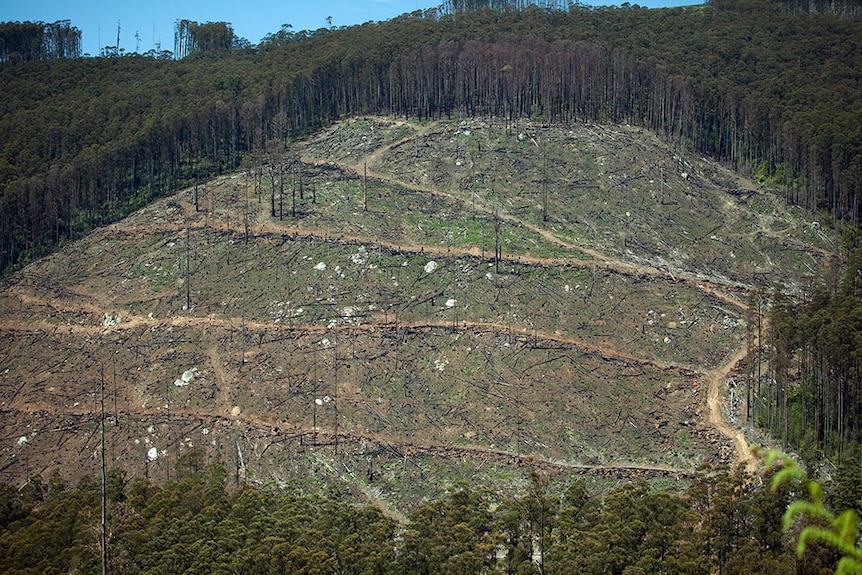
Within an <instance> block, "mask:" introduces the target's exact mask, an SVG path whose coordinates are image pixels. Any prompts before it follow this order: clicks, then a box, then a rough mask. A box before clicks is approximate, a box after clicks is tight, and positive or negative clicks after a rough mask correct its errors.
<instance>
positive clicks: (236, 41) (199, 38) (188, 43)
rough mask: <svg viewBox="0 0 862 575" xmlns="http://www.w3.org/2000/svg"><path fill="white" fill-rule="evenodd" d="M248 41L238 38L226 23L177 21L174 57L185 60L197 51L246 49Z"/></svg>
mask: <svg viewBox="0 0 862 575" xmlns="http://www.w3.org/2000/svg"><path fill="white" fill-rule="evenodd" d="M247 44H248V41H247V40H244V39H242V38H238V37H237V35H236V34H234V33H233V27H232V26H231V25H230V24H229V23H227V22H205V23H203V24H199V23H197V22H194V21H192V20H177V23H176V30H175V32H174V55H175V56H176V57H177V58H185V57H186V56H188V55H189V54H191V53H193V52H197V51H204V52H212V51H215V50H231V49H235V48H244V47H247Z"/></svg>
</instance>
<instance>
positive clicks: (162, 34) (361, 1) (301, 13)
mask: <svg viewBox="0 0 862 575" xmlns="http://www.w3.org/2000/svg"><path fill="white" fill-rule="evenodd" d="M630 2H631V3H632V4H639V5H641V6H646V7H651V8H654V7H659V6H679V5H690V4H697V3H699V2H698V0H644V1H641V2H636V1H631V0H630ZM441 3H442V0H303V1H296V0H282V1H280V2H279V1H276V0H230V1H228V0H209V1H206V2H204V1H197V0H194V1H188V0H186V1H183V0H175V1H173V2H171V1H168V0H149V1H140V0H139V1H137V2H129V1H128V0H111V1H107V0H83V1H80V0H79V1H74V0H73V1H70V0H30V1H24V0H11V1H10V0H6V1H4V2H2V5H0V21H3V22H12V21H21V22H23V21H27V20H29V21H41V22H55V21H57V20H71V21H72V25H73V26H76V27H77V28H78V29H80V30H81V32H82V38H81V40H82V45H83V51H84V53H88V54H91V55H97V54H98V53H99V51H100V49H101V48H103V47H105V46H114V45H116V42H117V28H118V23H119V31H120V48H122V49H124V50H125V51H127V52H134V51H136V50H137V51H139V52H146V51H147V50H151V49H154V48H156V47H157V46H159V45H160V46H161V49H163V50H173V49H174V23H175V22H176V21H177V20H180V19H183V18H184V19H187V20H194V21H196V22H230V23H231V24H232V26H233V30H234V33H235V34H236V35H237V36H240V37H242V38H245V39H247V40H248V41H249V42H251V43H252V44H257V43H258V42H260V40H261V38H263V37H264V36H266V35H267V34H269V33H272V32H277V31H278V30H279V29H280V28H281V25H282V24H291V25H293V28H294V30H316V29H318V28H321V27H324V26H326V25H327V22H326V18H327V17H328V16H331V17H332V25H333V26H350V25H353V24H361V23H363V22H368V21H378V20H388V19H389V18H393V17H395V16H398V15H399V14H403V13H405V12H413V11H414V10H421V9H425V8H428V7H431V6H438V5H440V4H441ZM585 3H593V2H585ZM619 3H620V2H618V1H614V0H607V1H600V2H595V4H597V5H598V4H606V5H610V4H619ZM136 34H137V38H136Z"/></svg>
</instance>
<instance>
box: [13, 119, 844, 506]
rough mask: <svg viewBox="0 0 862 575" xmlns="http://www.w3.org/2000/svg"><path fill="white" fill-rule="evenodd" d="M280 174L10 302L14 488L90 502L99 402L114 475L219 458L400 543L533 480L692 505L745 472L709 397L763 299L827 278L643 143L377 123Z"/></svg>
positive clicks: (704, 176) (249, 180) (750, 204)
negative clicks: (299, 488)
mask: <svg viewBox="0 0 862 575" xmlns="http://www.w3.org/2000/svg"><path fill="white" fill-rule="evenodd" d="M279 158H281V159H280V160H279V161H278V162H277V163H275V164H263V163H262V162H261V164H260V165H259V166H257V167H255V168H252V169H249V170H246V171H244V172H238V173H234V174H231V175H227V176H224V177H221V178H219V179H217V180H214V181H211V182H209V183H207V184H206V185H203V186H199V187H196V188H190V189H186V190H183V191H181V192H180V193H178V194H176V195H175V196H173V197H171V198H167V199H164V200H160V201H158V202H156V203H154V204H152V205H150V206H149V207H147V208H145V209H143V210H141V211H139V212H136V213H135V214H133V215H132V216H130V217H129V218H126V219H125V220H123V221H121V222H119V223H117V224H115V225H112V226H109V227H106V228H102V229H99V230H97V231H96V232H94V233H92V234H90V235H89V236H87V237H86V238H84V239H83V240H81V241H78V242H75V243H74V244H71V245H69V246H67V247H66V248H65V249H63V250H61V251H60V252H58V253H56V254H55V255H53V256H51V257H49V258H47V259H44V260H41V261H39V262H36V263H34V264H31V265H30V266H28V267H26V268H25V269H24V270H22V271H21V272H20V273H17V274H15V275H13V276H11V277H10V278H9V281H8V282H7V284H6V286H5V287H4V289H3V291H2V294H0V310H2V313H0V315H2V318H3V320H2V322H0V329H2V337H0V341H2V344H0V357H3V358H4V359H3V365H0V373H2V375H0V394H2V398H0V401H1V402H2V404H0V407H2V412H3V418H2V425H3V437H5V438H6V439H5V440H4V442H2V445H0V461H2V465H0V471H2V475H0V477H2V478H3V479H4V480H6V481H15V482H21V481H24V480H25V479H26V478H27V477H28V476H29V475H32V474H37V473H38V474H41V475H43V476H47V475H49V474H50V473H52V472H53V471H55V470H56V471H59V472H60V473H61V474H62V475H64V476H67V477H71V478H76V477H79V476H81V475H83V474H96V473H98V462H99V457H98V455H99V449H100V440H99V433H98V429H99V426H98V423H99V420H100V412H101V409H102V403H101V401H100V398H101V389H102V387H103V388H104V411H105V414H106V418H107V428H106V442H105V450H106V454H107V455H108V460H109V465H120V466H122V467H124V468H125V469H127V470H128V472H129V475H130V476H136V475H147V476H148V477H150V478H151V479H155V480H158V481H161V480H164V479H168V478H170V477H171V474H172V473H173V468H174V466H175V465H176V463H177V461H178V460H179V459H181V458H183V456H185V455H188V454H191V453H195V452H201V451H202V452H203V453H204V454H205V455H206V457H207V459H209V460H220V461H221V462H222V463H223V464H225V466H226V467H227V468H228V469H229V470H231V471H235V478H236V479H237V480H240V478H241V477H242V476H244V477H245V478H246V479H248V480H251V481H262V482H273V481H274V482H293V481H298V482H300V484H301V485H303V486H305V488H307V489H311V490H314V489H322V488H324V486H326V485H337V486H340V487H339V488H340V489H344V490H346V491H350V492H351V493H353V494H354V495H356V496H358V497H363V498H369V499H371V500H373V501H375V502H377V503H379V504H381V505H383V506H384V507H386V508H388V509H390V510H392V511H393V512H395V513H397V512H399V511H402V510H405V509H410V508H412V507H413V506H415V505H416V504H417V503H418V502H420V501H423V500H429V499H433V498H435V497H436V496H437V495H438V494H440V493H441V492H442V491H443V490H445V489H446V488H447V487H448V486H449V485H451V484H452V483H453V482H455V481H458V480H461V479H464V480H469V481H474V482H483V483H488V484H490V485H493V486H495V487H498V488H500V489H503V488H512V487H517V486H518V485H519V484H520V483H521V482H522V481H525V480H526V470H527V469H530V468H532V467H541V468H544V469H547V470H556V471H559V472H565V473H582V474H591V475H596V476H600V477H603V476H611V477H618V476H643V475H646V476H659V477H672V478H679V477H685V476H686V475H688V474H689V473H690V472H692V471H693V470H694V469H695V468H696V467H697V466H698V465H699V464H700V463H702V462H730V461H732V460H734V458H736V457H741V456H744V454H739V455H735V450H737V449H739V447H738V445H735V444H734V440H735V439H736V440H738V438H737V437H736V436H735V434H734V432H732V431H731V429H730V428H729V427H728V426H727V425H726V424H725V423H724V422H723V420H722V419H721V417H720V414H719V413H717V412H716V411H717V410H718V409H719V408H720V406H719V404H718V401H717V395H716V389H717V385H718V382H719V381H720V380H721V379H722V376H723V375H725V374H726V373H727V372H729V371H730V369H731V368H732V367H733V366H735V365H736V363H737V362H738V361H739V360H740V358H742V357H743V356H744V355H745V349H746V346H747V345H748V344H754V343H755V342H754V340H753V338H754V337H755V335H754V334H753V333H752V330H751V327H750V326H753V325H754V323H755V322H752V321H751V318H752V313H753V310H750V309H749V307H748V302H749V301H750V298H751V297H752V294H754V293H755V291H756V290H755V286H758V287H757V289H759V290H768V289H777V290H780V291H783V292H788V293H793V292H799V291H800V290H804V289H805V288H806V286H807V284H808V283H809V282H810V281H811V280H812V278H813V277H817V275H818V274H820V273H821V271H822V269H823V267H824V265H825V262H826V261H827V259H828V258H829V257H830V256H831V252H830V250H831V243H830V238H829V237H828V235H827V234H825V233H824V232H823V231H822V230H821V229H820V228H819V227H818V226H816V225H812V224H810V223H808V222H807V221H805V219H804V218H802V217H801V216H800V215H799V213H797V212H793V211H787V210H784V209H783V208H782V207H781V206H780V205H778V204H777V203H776V201H775V200H774V197H773V196H772V195H770V194H767V193H763V192H761V191H759V190H757V189H756V188H755V187H754V186H753V184H752V183H751V182H746V181H744V180H742V179H740V178H738V177H737V176H735V175H734V174H732V173H730V172H728V171H726V170H725V169H723V168H721V167H719V166H717V165H716V164H714V163H711V162H708V161H706V160H704V159H701V158H697V157H683V156H680V155H679V154H677V153H675V152H674V151H672V150H671V149H670V148H668V146H666V145H665V144H663V143H662V142H661V141H660V140H659V139H658V138H657V137H656V136H655V135H653V134H651V133H649V132H648V131H645V130H642V129H636V128H631V127H626V126H616V127H611V126H597V125H590V124H572V125H570V126H567V127H548V126H546V125H542V124H532V123H527V122H524V123H519V124H516V125H511V124H510V125H500V124H497V123H488V122H485V121H481V120H471V121H457V120H451V121H439V122H430V123H423V124H419V123H406V122H401V121H392V120H388V119H383V118H363V119H357V120H350V121H345V122H342V123H338V124H336V125H335V126H334V127H333V128H331V129H329V130H327V131H325V132H322V133H320V134H319V135H317V136H316V137H314V138H312V139H310V140H309V141H307V142H304V143H302V144H301V145H297V146H296V147H295V148H293V149H290V150H288V151H287V152H286V153H285V154H284V155H283V156H279ZM273 213H274V214H275V215H273ZM294 214H295V215H294ZM710 385H712V389H711V390H710ZM708 392H711V393H708ZM708 395H710V396H711V397H710V401H709V402H708V401H707V399H708V397H707V396H708Z"/></svg>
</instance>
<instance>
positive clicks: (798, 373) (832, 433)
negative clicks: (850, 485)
mask: <svg viewBox="0 0 862 575" xmlns="http://www.w3.org/2000/svg"><path fill="white" fill-rule="evenodd" d="M845 244H846V249H847V256H846V259H847V262H848V266H847V269H846V271H845V272H844V277H843V279H842V278H841V277H838V274H837V272H834V271H833V272H832V273H830V274H829V276H830V277H828V278H827V282H826V283H825V284H824V285H823V286H822V287H819V288H817V289H816V290H815V291H814V292H813V294H812V295H811V297H810V298H808V300H807V301H805V302H802V303H798V302H792V301H789V300H786V299H783V298H779V299H778V301H777V302H776V303H775V305H773V307H772V308H771V309H770V311H769V322H768V323H769V326H770V329H769V333H768V336H767V344H768V347H769V356H768V358H767V359H768V360H769V361H768V370H767V372H766V373H763V374H761V376H762V377H761V378H760V379H758V378H757V377H756V376H755V377H752V379H751V381H753V382H755V387H754V388H752V389H751V390H750V395H751V400H752V405H753V407H754V412H753V416H754V417H755V420H756V421H757V422H758V423H759V424H760V425H763V426H764V427H767V428H768V429H769V430H770V431H771V432H772V433H773V434H774V435H775V436H776V437H778V438H781V439H783V440H784V442H785V446H792V447H794V448H796V449H799V450H800V452H801V453H802V455H803V456H804V457H805V459H806V460H807V461H809V462H815V461H817V460H818V459H820V458H821V457H824V456H825V457H828V458H830V459H833V460H841V459H846V458H847V457H858V455H857V448H858V447H859V446H860V445H862V365H860V359H862V238H860V237H859V234H858V233H857V232H851V231H848V232H847V233H846V234H845ZM751 375H752V376H754V374H751ZM756 382H760V383H759V384H757V383H756Z"/></svg>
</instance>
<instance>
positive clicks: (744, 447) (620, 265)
mask: <svg viewBox="0 0 862 575" xmlns="http://www.w3.org/2000/svg"><path fill="white" fill-rule="evenodd" d="M429 130H430V126H425V127H422V128H419V129H418V130H417V132H416V133H415V134H411V135H410V136H408V137H405V138H402V139H400V140H397V141H395V142H392V143H390V144H387V145H385V146H381V147H380V148H377V149H375V150H374V151H373V152H372V153H371V154H368V155H366V156H365V157H363V158H359V159H358V160H357V161H356V162H353V163H346V162H332V161H322V160H319V159H315V158H303V161H304V162H308V163H312V164H325V165H331V166H333V165H334V166H336V167H338V168H340V169H342V170H346V171H350V172H353V173H354V174H359V173H362V172H363V171H364V172H365V173H367V174H368V176H369V177H371V178H373V179H375V180H378V181H380V182H383V183H386V184H389V185H393V186H401V187H403V188H405V189H412V190H416V191H421V192H425V193H428V194H433V195H437V196H442V197H445V198H447V199H450V200H454V201H456V202H460V203H462V204H463V205H464V206H465V208H470V209H474V210H479V211H482V212H484V213H486V214H489V215H496V216H497V217H500V218H501V219H503V220H505V221H507V222H509V223H513V224H516V225H519V226H523V227H524V228H526V229H529V230H531V231H533V232H534V233H537V234H539V235H540V236H541V237H542V238H544V239H545V240H546V241H548V242H551V243H553V244H555V245H558V246H560V247H564V248H567V249H572V250H577V251H580V252H581V253H583V254H585V255H586V256H589V258H590V259H588V260H581V259H575V258H530V257H526V258H521V259H523V260H524V261H532V262H533V263H537V264H540V265H580V266H596V267H599V268H604V269H608V270H612V271H615V272H618V273H621V274H627V275H638V276H646V277H660V278H663V279H669V280H671V281H673V282H677V281H682V282H686V283H689V284H691V285H694V286H695V287H697V288H698V289H701V290H703V291H705V292H707V293H709V294H711V295H713V296H715V297H717V298H719V299H721V300H722V301H725V302H726V303H729V304H731V305H733V306H735V307H737V308H739V309H742V310H746V309H748V306H747V305H746V304H745V303H743V302H741V301H740V300H738V299H737V298H735V297H733V295H731V294H729V293H728V292H726V291H724V290H723V289H722V286H721V284H720V283H714V282H707V281H704V280H701V279H697V278H695V277H694V276H691V275H688V274H684V273H681V274H680V273H677V274H673V273H670V272H668V271H663V270H660V269H658V268H654V267H651V266H645V265H641V264H637V263H632V262H627V261H623V260H619V259H616V258H613V257H609V256H607V255H605V254H603V253H600V252H598V251H596V250H592V249H589V248H587V247H585V246H581V245H576V244H572V243H569V242H566V241H564V240H563V239H561V238H560V237H558V236H557V235H555V234H554V233H553V232H552V231H550V230H547V229H545V228H543V227H541V226H537V225H534V224H532V223H530V222H527V221H525V220H523V219H521V218H518V217H516V216H514V215H511V214H506V213H500V212H499V211H498V210H497V209H495V208H493V207H491V206H488V205H485V204H483V203H481V202H479V201H477V200H476V199H475V198H469V199H468V198H465V197H462V196H459V195H458V194H453V193H450V192H447V191H445V190H441V189H439V188H433V187H429V186H425V185H419V184H416V183H413V182H406V181H404V180H400V179H398V178H393V177H392V176H391V175H389V174H385V173H382V172H379V171H377V170H375V169H374V168H373V166H372V165H371V164H372V163H373V161H374V160H375V159H377V158H378V157H379V156H381V155H382V154H383V153H385V152H388V151H390V150H391V149H393V148H395V147H398V146H401V145H403V144H404V143H406V142H409V141H410V140H412V139H413V138H414V137H415V136H416V135H419V136H422V135H424V134H425V133H426V132H428V131H429ZM364 241H369V240H367V239H365V240H364ZM372 241H373V242H375V243H377V244H381V242H380V240H372ZM381 245H385V244H381ZM402 249H403V247H402ZM422 249H424V250H426V251H428V250H430V251H432V252H433V251H434V250H435V248H434V247H432V246H422ZM438 249H439V248H438ZM469 255H478V254H476V253H470V254H469ZM508 257H509V258H510V259H515V258H513V257H512V256H508ZM543 337H546V336H543ZM576 345H581V344H576ZM755 345H757V344H755ZM597 350H598V351H600V352H601V353H603V354H607V355H613V353H614V352H610V353H609V350H607V349H601V348H597ZM746 355H747V349H746V348H745V347H743V348H742V349H740V350H738V351H737V352H736V353H734V354H733V355H732V356H730V357H729V358H728V360H727V361H726V362H725V363H724V364H723V365H721V366H720V367H719V368H718V369H716V370H713V371H712V372H711V373H710V374H709V378H708V389H707V414H708V415H707V419H708V421H709V423H710V424H711V425H712V426H713V427H715V429H716V430H717V431H718V432H720V433H721V434H722V435H724V436H725V437H727V438H728V439H730V440H731V441H732V442H733V445H734V451H735V463H736V464H737V465H744V466H745V468H746V470H747V471H748V472H749V473H754V472H756V470H757V466H758V460H757V457H756V455H755V453H754V451H753V450H752V449H751V447H750V446H749V445H748V442H747V441H746V439H745V434H744V433H743V432H742V431H741V430H740V429H737V428H735V427H733V426H731V425H730V424H729V423H728V422H727V421H726V420H725V419H724V415H723V412H722V401H721V393H720V388H721V382H722V381H723V380H724V379H725V378H726V377H727V376H728V375H730V373H731V372H732V371H733V370H734V369H735V368H736V366H737V364H739V362H740V361H742V360H743V359H745V357H746ZM627 359H631V360H633V361H639V362H643V361H644V360H642V359H637V358H627Z"/></svg>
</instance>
